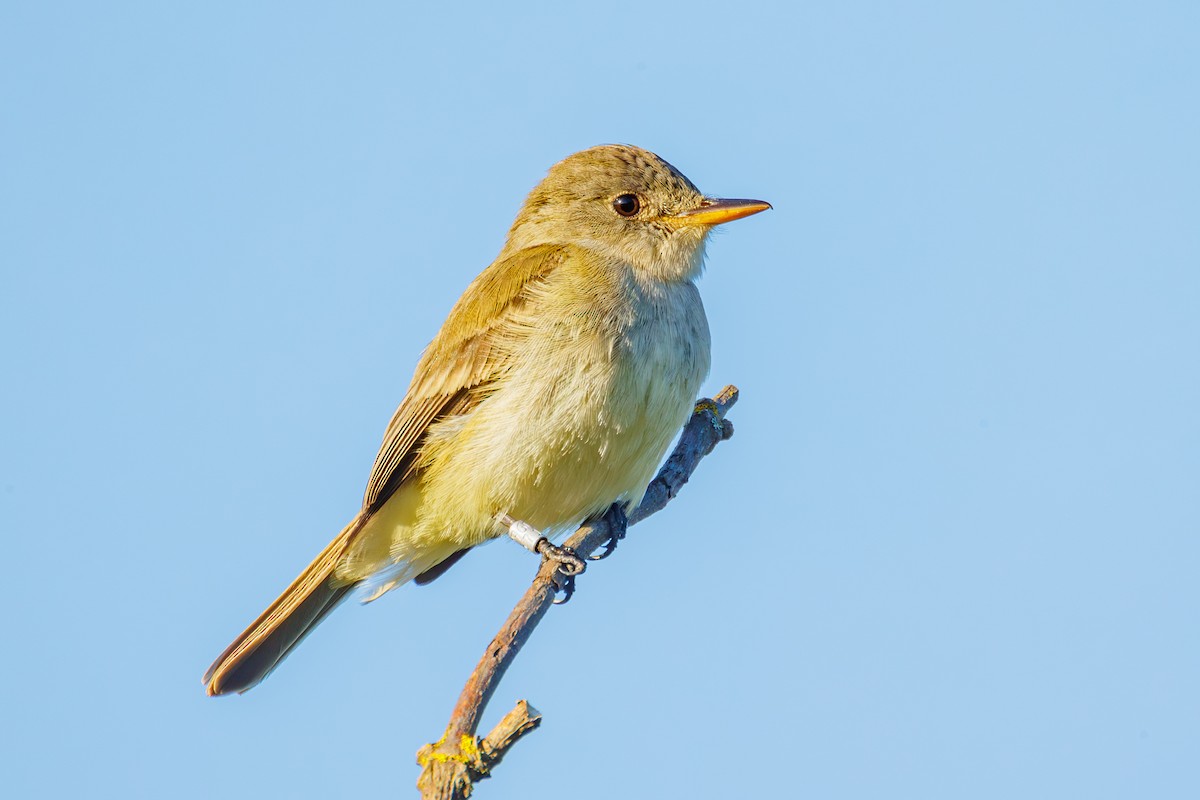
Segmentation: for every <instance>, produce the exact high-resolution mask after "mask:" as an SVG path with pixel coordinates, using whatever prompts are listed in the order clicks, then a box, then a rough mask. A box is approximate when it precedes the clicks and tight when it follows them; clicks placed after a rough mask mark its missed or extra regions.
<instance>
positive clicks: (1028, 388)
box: [0, 1, 1200, 800]
mask: <svg viewBox="0 0 1200 800" xmlns="http://www.w3.org/2000/svg"><path fill="white" fill-rule="evenodd" d="M330 6H331V7H330V8H319V7H316V6H315V5H313V4H307V3H278V4H246V3H231V4H223V3H205V4H200V5H194V6H192V7H188V8H185V7H182V6H181V5H180V4H163V3H142V4H130V3H76V4H70V3H66V4H51V3H32V2H30V3H24V2H7V3H5V4H4V8H3V11H0V107H2V109H3V124H2V125H0V145H2V156H0V267H2V270H3V274H2V283H0V368H2V370H3V372H2V374H3V385H2V388H3V391H2V394H0V456H2V457H0V533H2V535H3V541H4V553H5V559H4V565H5V568H6V573H7V577H6V578H5V580H4V581H3V582H2V583H0V587H2V588H0V600H2V601H3V606H4V608H5V614H4V627H5V633H4V636H3V641H4V645H3V657H2V659H0V681H2V685H3V686H4V687H5V691H4V692H3V698H0V709H2V714H0V716H2V718H3V723H4V724H3V725H2V726H0V740H2V741H0V783H2V784H3V790H2V793H3V794H4V795H5V796H9V797H52V798H59V797H120V798H130V797H139V798H140V797H146V798H163V797H170V798H211V797H226V798H264V797H280V798H284V797H286V798H330V797H390V796H401V797H404V796H411V795H412V793H413V790H412V788H411V787H412V786H413V783H414V781H415V780H416V777H417V774H418V770H417V768H416V766H415V765H414V763H413V754H414V752H415V751H416V749H417V748H418V747H419V746H420V745H421V744H422V743H424V742H427V741H431V740H433V739H436V738H437V737H438V736H439V735H440V733H441V730H442V727H443V726H444V724H445V722H446V719H447V717H448V715H449V712H450V709H451V707H452V705H453V703H454V700H455V698H456V696H457V693H458V691H459V689H460V687H461V685H462V683H463V681H464V680H465V678H466V677H467V675H468V673H469V671H470V669H471V668H472V666H473V665H474V663H475V661H476V659H477V658H478V657H479V655H480V653H481V652H482V650H483V647H484V645H485V643H486V642H487V641H488V639H489V637H490V636H491V635H492V633H493V632H494V630H495V629H496V628H497V627H498V626H499V624H500V622H501V621H502V619H503V618H504V616H505V615H506V614H507V612H508V610H509V609H510V607H511V606H512V604H513V602H514V601H515V600H516V598H517V597H518V596H519V595H520V593H521V592H522V591H523V590H524V588H525V586H526V585H527V583H528V581H529V579H530V578H531V576H532V573H533V570H534V562H533V560H532V557H531V556H530V555H529V554H528V553H525V552H523V551H521V550H520V549H519V548H518V547H517V546H515V545H513V544H512V543H508V542H499V543H496V544H492V545H490V546H488V547H485V548H482V549H481V550H479V551H477V552H475V553H473V554H472V555H470V556H469V557H468V558H467V559H466V560H465V561H464V562H463V563H462V564H461V565H459V566H458V567H456V568H455V569H454V570H452V571H451V572H450V573H449V574H448V575H447V576H446V577H445V578H443V579H442V580H440V581H438V582H437V583H436V584H434V585H433V586H431V587H428V588H424V589H416V588H414V587H406V588H404V589H403V590H400V591H397V592H395V593H393V594H392V595H389V596H387V597H386V598H384V599H383V600H381V601H380V602H378V603H376V604H374V605H372V606H368V607H366V608H361V607H358V606H354V605H347V606H344V607H343V608H342V609H340V610H339V611H338V613H337V614H335V615H334V616H333V617H332V618H330V619H329V621H328V622H326V623H325V624H324V625H323V626H322V628H321V630H319V631H318V632H317V633H316V634H314V635H313V636H312V637H311V638H310V639H309V640H308V641H306V642H305V643H304V645H303V646H302V647H301V648H300V649H299V650H298V651H297V652H296V653H295V655H294V656H293V657H292V658H290V659H289V660H288V662H287V663H286V664H285V665H284V666H283V667H282V668H281V669H280V670H279V671H278V672H276V673H275V674H274V675H273V676H272V677H271V678H270V679H269V680H268V681H267V682H266V683H264V684H263V685H262V686H260V687H259V688H258V689H256V690H255V691H253V692H251V693H249V694H247V695H245V696H242V697H234V698H222V699H208V698H205V697H204V694H203V691H202V687H201V683H200V676H201V673H202V672H203V671H204V668H205V667H206V666H207V665H208V663H209V662H210V661H211V660H212V658H213V657H214V656H215V655H216V654H217V653H218V652H220V650H221V649H222V648H223V647H224V646H225V645H226V644H227V643H228V641H229V640H230V639H231V638H232V637H233V636H234V635H235V634H237V633H238V631H240V630H241V629H242V627H243V626H244V625H245V624H246V623H247V622H249V621H250V620H251V619H252V618H253V617H254V616H255V615H256V614H258V612H259V611H261V610H262V608H264V607H265V605H266V604H267V603H268V602H269V601H270V600H272V599H273V598H274V597H275V595H276V593H277V592H278V591H279V590H280V589H282V588H283V587H284V586H285V585H286V584H287V583H288V582H289V581H290V580H291V579H292V578H293V577H294V575H295V574H296V573H297V572H298V571H299V570H300V569H301V568H302V567H303V566H304V565H305V564H306V563H308V561H309V559H310V558H311V557H312V556H313V555H314V554H315V553H316V552H317V551H318V550H319V549H320V548H321V547H322V546H323V545H324V544H325V543H326V542H327V541H328V539H329V538H330V537H331V536H332V535H333V534H334V533H335V532H336V531H337V530H338V529H339V528H340V527H341V525H342V524H343V523H344V522H345V521H346V520H347V519H348V518H349V517H350V516H351V515H352V514H353V513H354V511H355V509H356V507H357V504H358V503H359V501H360V498H361V492H362V488H363V485H364V483H365V480H366V476H367V473H368V470H369V468H370V464H371V461H372V459H373V457H374V455H375V450H376V447H377V446H378V443H379V439H380V437H381V435H382V432H383V428H384V426H385V424H386V422H387V420H388V418H389V416H390V414H391V412H392V410H393V408H394V406H395V405H396V403H397V402H398V401H399V400H400V397H401V394H402V392H403V390H404V388H405V386H406V384H407V382H408V379H409V377H410V375H411V371H412V368H413V366H414V364H415V361H416V358H417V356H418V354H419V352H420V350H421V348H422V347H423V346H424V345H425V343H426V342H428V340H429V339H430V338H431V337H432V335H433V334H434V332H435V331H436V329H437V327H438V325H439V324H440V322H441V320H442V319H443V318H444V316H445V314H446V312H447V311H448V310H449V308H450V306H451V304H452V303H453V301H454V300H455V298H457V296H458V295H459V293H460V292H461V291H462V289H463V288H464V287H465V286H466V285H467V283H468V282H469V281H470V279H471V278H472V277H473V276H474V275H475V274H476V273H477V272H478V271H479V270H480V269H482V268H483V267H484V266H485V265H486V264H487V263H488V262H490V261H491V259H492V258H493V257H494V255H495V254H496V252H497V251H498V250H499V248H500V245H501V243H502V241H503V236H504V234H505V232H506V230H507V228H508V225H509V224H510V222H511V220H512V217H513V215H514V214H515V213H516V211H517V209H518V207H519V206H520V203H521V201H522V199H523V197H524V195H525V193H526V192H527V191H528V190H529V189H530V188H531V187H532V186H533V185H534V184H535V183H536V182H537V181H538V180H539V179H540V178H541V176H542V175H543V174H544V173H545V170H546V169H547V168H548V167H549V166H550V165H551V164H552V163H554V162H555V161H557V160H558V159H560V158H562V157H564V156H566V155H567V154H569V153H571V152H573V151H575V150H579V149H582V148H584V147H588V146H590V145H593V144H598V143H603V142H630V143H634V144H638V145H641V146H644V147H647V148H649V149H652V150H654V151H656V152H658V153H660V154H661V155H662V156H663V157H664V158H666V159H667V160H669V161H671V162H672V163H673V164H675V165H676V166H677V167H679V168H680V169H681V170H682V171H683V172H684V173H686V174H687V175H688V176H689V177H691V178H692V180H693V181H694V182H695V183H696V184H697V185H698V186H699V187H700V188H701V189H702V190H704V191H706V192H709V193H712V194H717V195H722V194H723V195H727V196H733V197H759V198H762V199H765V200H769V201H771V202H772V203H773V204H774V206H775V209H774V210H773V211H771V212H768V213H766V214H761V215H759V216H756V217H754V218H752V219H749V220H744V221H741V222H737V223H733V224H731V225H729V226H728V229H727V230H723V231H722V232H721V233H720V234H719V235H717V236H715V237H714V239H713V241H712V243H711V244H710V247H709V268H708V271H707V274H706V275H705V277H704V279H703V280H702V282H701V290H702V292H703V294H704V297H705V300H706V304H707V307H708V313H709V317H710V320H711V324H712V329H713V336H714V342H715V352H714V360H713V371H712V375H711V378H710V380H709V382H708V384H707V385H706V392H708V393H711V392H714V391H717V390H719V389H720V387H721V386H722V385H724V384H726V383H736V384H737V385H738V386H740V387H741V390H742V400H741V402H740V403H739V404H738V405H737V407H736V409H735V410H734V412H733V413H732V415H731V419H732V420H733V421H734V423H735V425H736V428H737V434H736V436H735V437H734V438H733V439H732V440H731V441H730V442H728V443H726V444H723V445H722V446H721V447H720V448H719V449H718V450H717V451H716V452H715V453H714V455H713V456H712V457H710V459H708V460H706V461H705V462H704V463H703V464H702V465H701V468H700V470H699V472H698V473H697V475H696V476H695V478H694V480H693V481H692V483H691V484H690V485H689V487H688V488H687V489H686V490H685V493H684V494H683V495H681V496H680V497H679V498H678V499H677V501H676V502H675V503H674V504H673V505H672V506H671V507H669V508H668V510H667V511H666V512H665V513H663V514H662V515H660V516H658V517H656V518H654V519H653V520H652V521H650V522H647V523H646V524H645V525H644V526H642V527H639V528H636V529H634V531H633V533H632V534H631V537H630V540H629V541H628V542H627V543H626V544H625V545H624V546H623V547H622V548H621V550H620V551H619V552H618V556H617V557H615V558H613V559H611V560H609V561H606V562H604V563H603V564H599V565H597V566H595V567H593V568H592V569H591V570H589V572H588V574H587V575H586V576H585V577H584V578H583V579H581V581H580V587H579V592H578V594H577V595H576V597H575V599H574V600H573V601H572V602H571V603H570V604H569V605H567V606H564V607H562V608H560V609H556V610H554V611H553V612H552V613H551V614H550V615H549V617H548V618H547V620H546V621H545V623H544V624H543V625H542V626H541V628H540V629H539V630H538V631H537V633H536V635H535V637H534V640H533V642H532V643H531V645H530V646H529V647H528V649H527V650H526V652H524V653H523V654H522V655H521V657H520V659H519V660H518V663H517V665H516V666H515V668H514V669H513V670H512V671H511V672H510V674H509V675H508V677H507V678H506V679H505V681H504V683H503V684H502V685H501V687H500V689H499V691H498V692H497V694H496V698H495V700H494V703H493V706H492V708H491V709H490V713H489V714H488V717H487V720H486V726H485V727H490V725H491V723H493V722H494V721H495V720H496V719H497V718H498V717H499V716H500V714H502V713H503V712H504V711H506V710H507V709H508V708H510V707H511V705H512V704H513V702H514V701H516V700H517V699H518V698H522V697H524V698H528V699H529V700H530V701H531V702H532V703H533V704H534V705H535V706H537V707H538V708H539V709H540V710H541V711H542V712H543V713H544V714H545V722H544V724H543V726H542V728H541V729H540V730H539V731H538V732H536V733H535V734H533V735H532V736H530V737H528V738H527V739H526V740H525V741H523V742H521V743H520V744H519V745H518V746H517V747H516V748H515V749H514V750H513V751H512V753H511V754H510V755H509V757H508V758H507V759H506V760H505V762H504V763H503V764H502V765H501V767H500V768H499V769H498V771H497V773H496V777H495V778H494V779H493V780H491V781H488V782H487V783H485V784H482V785H481V786H480V787H479V797H481V798H517V797H545V796H551V795H554V796H562V797H570V798H579V799H581V800H582V799H584V798H613V797H627V796H629V797H765V796H785V797H820V798H878V797H904V798H909V797H911V798H964V797H970V798H1013V797H1031V798H1062V797H1089V798H1110V797H1111V798H1124V797H1154V798H1193V797H1197V796H1200V761H1198V760H1197V753H1198V752H1200V680H1198V676H1200V636H1198V635H1197V627H1198V625H1197V623H1198V622H1200V620H1198V607H1200V588H1198V575H1200V500H1198V497H1200V494H1198V488H1200V487H1198V479H1200V377H1198V367H1200V356H1198V350H1200V145H1198V143H1200V5H1197V4H1196V3H1194V2H1182V1H1181V2H1175V3H1169V2H1138V3H1133V2H1126V3H1082V2H1080V3H1055V4H1050V3H1044V2H1003V3H1000V2H997V3H970V4H965V3H948V2H947V3H933V2H914V3H906V4H875V3H856V2H843V3H828V4H822V5H821V6H817V5H813V4H805V3H773V2H752V3H742V4H736V3H731V2H724V3H706V2H687V3H674V4H643V3H631V4H611V3H609V4H594V3H593V4H588V5H587V6H583V5H580V6H578V7H567V4H562V3H547V4H545V5H540V6H534V5H524V6H514V5H512V4H508V3H503V4H493V3H488V4H471V3H467V4H443V5H441V6H438V5H437V4H408V5H407V6H406V5H405V4H399V3H375V4H368V3H356V4H340V6H338V7H337V9H336V10H334V8H333V7H332V4H330Z"/></svg>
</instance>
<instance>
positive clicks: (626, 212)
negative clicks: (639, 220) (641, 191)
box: [613, 194, 642, 217]
mask: <svg viewBox="0 0 1200 800" xmlns="http://www.w3.org/2000/svg"><path fill="white" fill-rule="evenodd" d="M613 210H614V211H616V212H617V213H618V214H620V215H621V216H622V217H632V216H634V215H635V214H637V213H638V212H639V211H641V210H642V201H641V200H638V196H637V195H636V194H623V195H620V196H618V197H617V199H615V200H613Z"/></svg>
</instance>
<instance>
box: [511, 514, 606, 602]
mask: <svg viewBox="0 0 1200 800" xmlns="http://www.w3.org/2000/svg"><path fill="white" fill-rule="evenodd" d="M496 521H497V522H499V523H500V524H501V525H503V526H504V527H505V528H506V529H507V531H508V535H509V536H510V537H511V538H512V540H513V541H515V542H516V543H517V544H519V545H521V546H522V547H524V548H525V549H527V550H529V551H531V552H534V553H537V554H538V555H540V556H541V557H542V559H543V560H544V561H551V562H553V563H554V564H555V565H556V566H557V567H558V568H557V569H556V570H555V571H554V575H555V581H554V585H555V588H556V589H558V591H560V592H562V593H563V596H562V597H561V598H559V599H558V600H555V601H554V602H555V604H557V605H562V604H563V603H565V602H567V601H568V600H570V599H571V595H572V594H574V593H575V576H576V575H582V574H583V571H584V570H585V569H587V562H586V561H584V560H583V559H582V558H580V557H579V555H578V554H577V553H576V552H575V551H574V550H572V549H570V548H569V547H559V546H558V545H556V544H554V543H553V542H551V541H550V540H549V539H547V538H546V537H545V536H543V535H542V532H541V531H539V530H538V529H537V528H535V527H533V526H532V525H530V524H529V523H528V522H523V521H521V520H519V519H513V518H512V517H510V516H509V515H508V514H497V515H496Z"/></svg>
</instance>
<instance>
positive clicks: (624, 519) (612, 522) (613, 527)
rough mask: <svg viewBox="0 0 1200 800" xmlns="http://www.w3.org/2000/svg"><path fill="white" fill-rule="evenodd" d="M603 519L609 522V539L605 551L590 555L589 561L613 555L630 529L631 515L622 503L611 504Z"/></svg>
mask: <svg viewBox="0 0 1200 800" xmlns="http://www.w3.org/2000/svg"><path fill="white" fill-rule="evenodd" d="M603 519H604V521H605V522H607V523H608V541H607V542H605V543H604V552H603V553H600V554H599V555H595V556H588V561H603V560H604V559H606V558H608V557H609V556H611V555H612V554H613V552H614V551H616V549H617V543H618V542H620V541H621V540H622V539H624V538H625V532H626V531H627V530H629V515H628V514H626V513H625V506H624V505H622V504H621V503H613V504H612V505H611V506H609V507H608V511H605V512H604V517H603Z"/></svg>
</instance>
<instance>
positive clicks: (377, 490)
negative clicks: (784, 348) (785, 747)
mask: <svg viewBox="0 0 1200 800" xmlns="http://www.w3.org/2000/svg"><path fill="white" fill-rule="evenodd" d="M770 207H771V206H770V204H769V203H766V202H763V201H760V200H731V199H720V198H715V197H709V196H706V195H704V194H702V193H701V192H700V191H699V190H698V189H697V188H696V186H695V185H694V184H693V183H692V182H691V181H690V180H688V178H686V177H685V176H684V175H683V173H681V172H680V171H679V170H677V169H676V168H675V167H673V166H671V164H669V163H667V162H666V161H665V160H663V159H662V158H660V157H659V156H657V155H655V154H654V153H652V152H650V151H648V150H644V149H642V148H639V147H634V146H631V145H600V146H597V147H592V148H589V149H586V150H583V151H580V152H578V153H575V154H573V155H570V156H568V157H567V158H565V159H563V160H562V161H560V162H558V163H557V164H555V165H554V166H553V167H551V168H550V170H549V171H548V172H547V173H546V176H545V178H544V179H543V180H542V181H541V182H540V183H539V184H538V185H537V186H535V187H534V189H533V190H532V191H531V192H530V193H529V195H528V197H527V198H526V200H525V202H524V204H523V205H522V207H521V209H520V211H519V213H518V214H517V216H516V219H515V220H514V222H513V224H512V227H511V228H510V229H509V231H508V235H507V238H506V241H505V243H504V246H503V248H502V249H501V251H500V254H499V255H498V256H497V258H496V260H495V261H493V262H492V263H491V264H490V265H489V266H488V267H487V268H486V269H484V270H483V272H481V273H480V274H479V275H478V277H476V278H475V279H474V281H473V282H472V283H471V284H470V285H469V286H468V287H467V289H466V291H465V292H464V293H463V294H462V296H461V297H460V298H459V300H458V301H457V302H456V303H455V305H454V306H453V308H452V310H451V311H450V314H449V316H448V317H447V319H446V321H445V322H444V323H443V325H442V327H441V329H440V330H439V331H438V333H437V335H436V336H435V337H434V338H433V340H432V342H431V343H430V344H429V346H428V347H427V348H426V349H425V351H424V353H423V355H422V356H421V358H420V360H419V361H418V363H417V366H416V369H415V370H414V373H413V377H412V380H411V382H410V384H409V386H408V390H407V392H406V393H405V395H404V398H403V400H402V401H401V403H400V405H399V407H398V408H397V410H396V412H395V414H394V415H393V416H392V418H391V421H390V422H389V424H388V426H387V429H386V431H385V434H384V437H383V442H382V444H381V446H380V448H379V452H378V455H377V456H376V458H375V462H374V465H373V467H372V469H371V472H370V476H369V478H368V481H367V487H366V492H365V494H364V497H363V501H362V505H361V507H360V509H359V511H358V512H357V514H355V516H354V518H353V519H352V520H351V521H350V522H349V524H347V525H346V526H345V528H343V529H342V531H341V532H340V533H339V534H338V535H337V536H336V537H334V539H333V541H331V542H330V543H329V545H328V546H327V547H326V548H325V549H324V550H322V551H321V553H320V554H319V555H317V557H316V558H315V559H314V560H313V561H312V563H311V564H310V565H309V566H308V567H306V568H305V569H304V571H303V572H301V573H300V575H299V576H298V577H297V578H296V579H295V580H294V581H293V582H292V583H291V585H290V586H288V587H287V588H286V589H285V590H284V591H283V593H282V594H281V595H280V596H279V597H278V599H276V600H275V601H274V602H273V603H272V604H271V605H270V606H269V607H268V608H267V609H266V611H264V612H263V613H262V614H261V615H260V616H259V617H258V618H257V619H256V620H254V622H252V623H251V624H250V626H249V627H247V628H246V630H245V631H244V632H243V633H242V634H241V635H239V636H238V637H237V638H236V639H235V640H234V641H233V643H232V644H230V645H229V647H228V648H226V649H225V651H224V652H222V653H221V655H220V656H218V657H217V659H216V660H215V661H214V662H213V663H212V665H211V666H210V667H209V668H208V670H207V672H205V674H204V679H203V680H204V685H205V688H206V692H207V694H209V695H224V694H231V693H242V692H245V691H247V690H248V689H250V688H252V687H254V686H256V685H257V684H258V683H259V682H260V681H262V680H263V679H264V678H265V677H266V676H267V675H268V674H270V673H271V672H272V670H274V669H275V668H276V667H277V666H278V665H279V663H280V662H281V661H282V660H283V659H284V658H285V657H286V656H287V655H288V654H289V653H290V652H291V651H292V650H293V649H294V648H295V647H296V646H297V645H298V644H299V643H300V641H301V640H303V639H304V638H305V636H307V635H308V633H310V632H311V631H312V630H313V628H315V627H316V626H317V625H318V624H319V623H320V622H321V621H322V620H323V619H325V618H326V616H328V614H329V613H330V612H331V611H333V610H334V609H335V608H336V607H337V606H338V605H340V604H341V603H342V602H343V601H344V600H345V599H346V598H347V597H349V596H351V595H352V594H353V593H355V592H358V593H359V594H360V596H361V597H363V598H365V599H366V600H371V599H374V598H376V597H378V596H380V595H382V594H383V593H385V592H387V591H389V590H391V589H394V588H396V587H397V586H400V585H402V584H404V583H407V582H409V581H415V582H416V583H426V582H428V581H430V580H432V579H434V578H436V577H438V576H439V575H440V574H442V573H443V572H444V571H445V570H446V569H448V568H449V566H451V565H452V564H454V563H455V562H456V561H457V560H458V559H459V558H460V557H461V556H462V555H463V554H464V553H466V552H467V551H468V550H470V549H471V548H473V547H475V546H477V545H480V544H482V543H484V542H486V541H489V540H491V539H494V538H497V537H499V536H502V535H504V534H505V533H506V528H509V527H511V526H512V525H513V524H516V523H518V522H519V523H520V524H521V525H524V526H525V529H527V530H528V529H530V528H532V529H534V530H536V531H537V532H539V533H540V534H541V535H543V536H545V537H547V538H552V537H553V536H554V535H556V534H559V533H562V532H563V531H566V530H568V529H570V528H572V527H573V526H576V525H578V524H579V523H581V522H583V521H584V520H587V519H590V518H594V517H596V516H599V515H602V514H603V513H605V512H606V511H607V510H608V509H609V508H610V506H612V505H613V504H618V507H633V506H635V505H636V504H637V503H638V502H639V501H640V499H641V498H642V496H643V495H644V493H645V490H646V487H647V485H648V484H649V483H650V481H651V480H652V479H653V477H654V473H655V470H656V469H657V467H658V464H659V463H660V462H661V460H662V458H663V456H664V455H665V453H666V450H667V448H668V447H669V446H670V444H671V442H672V440H673V439H674V437H675V436H676V434H677V433H678V432H679V430H680V428H681V427H682V426H683V424H684V423H685V422H686V420H687V418H688V416H689V414H690V413H691V410H692V407H693V404H694V402H695V399H696V395H697V392H698V391H699V389H700V386H701V383H702V381H703V380H704V378H705V377H706V376H707V374H708V370H709V364H710V351H711V340H710V333H709V326H708V321H707V317H706V315H705V311H704V305H703V303H702V302H701V299H700V294H699V291H698V289H697V287H696V280H697V278H698V277H699V276H700V274H701V272H702V270H703V267H704V260H705V254H704V253H705V242H706V241H707V238H708V234H709V232H710V231H711V230H712V229H713V228H714V227H715V226H716V225H719V224H721V223H724V222H728V221H730V220H735V219H739V218H741V217H746V216H749V215H751V214H756V213H758V212H760V211H764V210H766V209H768V208H770ZM386 355H387V354H381V357H383V358H386ZM514 538H517V537H516V536H515V535H514ZM526 544H527V546H528V545H529V543H528V542H527V543H526ZM531 549H536V548H532V547H531ZM553 549H554V550H555V551H558V555H559V557H561V558H563V559H569V558H570V556H571V554H570V553H563V552H562V549H560V548H553Z"/></svg>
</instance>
